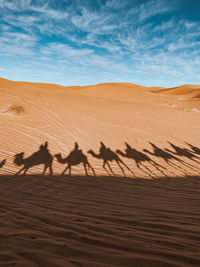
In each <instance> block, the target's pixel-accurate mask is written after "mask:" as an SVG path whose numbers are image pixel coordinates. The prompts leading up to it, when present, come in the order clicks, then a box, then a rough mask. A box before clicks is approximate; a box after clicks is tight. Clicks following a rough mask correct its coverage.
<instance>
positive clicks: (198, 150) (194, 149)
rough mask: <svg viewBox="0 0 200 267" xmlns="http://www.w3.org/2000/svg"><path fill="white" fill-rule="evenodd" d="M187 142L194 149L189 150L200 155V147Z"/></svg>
mask: <svg viewBox="0 0 200 267" xmlns="http://www.w3.org/2000/svg"><path fill="white" fill-rule="evenodd" d="M185 143H186V144H187V145H188V146H189V147H190V149H192V150H189V149H188V151H190V152H192V153H194V154H196V155H200V148H198V147H196V146H193V145H191V144H189V143H187V142H185Z"/></svg>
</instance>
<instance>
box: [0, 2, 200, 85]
mask: <svg viewBox="0 0 200 267" xmlns="http://www.w3.org/2000/svg"><path fill="white" fill-rule="evenodd" d="M0 17H1V20H0V77H4V78H7V79H10V80H16V81H19V80H20V81H30V82H47V83H57V84H61V85H66V86H68V85H89V84H97V83H105V82H130V83H135V84H140V85H144V86H164V87H174V86H178V85H182V84H200V1H199V0H84V1H83V0H0Z"/></svg>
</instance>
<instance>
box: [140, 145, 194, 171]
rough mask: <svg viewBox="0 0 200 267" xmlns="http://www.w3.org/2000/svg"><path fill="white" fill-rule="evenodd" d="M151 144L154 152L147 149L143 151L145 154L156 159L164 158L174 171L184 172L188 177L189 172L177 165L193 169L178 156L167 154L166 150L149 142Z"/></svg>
mask: <svg viewBox="0 0 200 267" xmlns="http://www.w3.org/2000/svg"><path fill="white" fill-rule="evenodd" d="M149 143H150V145H151V146H152V148H153V152H150V151H149V150H147V149H143V151H144V152H147V153H149V154H150V155H152V156H155V157H158V158H162V159H163V160H164V161H165V162H166V163H167V164H168V165H170V166H171V167H173V168H174V169H177V170H179V171H181V172H183V173H184V174H186V175H188V173H187V171H186V170H185V169H184V168H183V167H180V165H178V164H176V163H180V164H182V165H183V166H185V167H189V168H191V167H190V166H189V165H188V164H187V163H186V162H185V161H183V160H181V159H179V158H177V157H176V156H174V155H172V154H171V153H169V152H167V151H166V150H165V149H161V148H159V147H158V146H156V145H154V144H153V143H151V142H149ZM175 162H176V163H175Z"/></svg>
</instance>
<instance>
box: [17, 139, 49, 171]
mask: <svg viewBox="0 0 200 267" xmlns="http://www.w3.org/2000/svg"><path fill="white" fill-rule="evenodd" d="M52 162H53V156H52V155H51V154H50V152H49V150H48V142H45V144H44V145H43V144H41V145H40V147H39V150H38V151H36V152H35V153H33V154H32V155H31V156H29V157H27V158H24V152H21V153H18V154H16V155H15V156H14V163H15V164H16V165H18V166H21V165H23V167H22V168H21V169H20V170H19V171H18V172H17V173H16V175H19V174H20V173H21V172H22V171H24V173H23V175H25V174H26V172H27V171H28V170H29V169H30V168H32V167H34V166H37V165H44V170H43V172H42V174H43V175H44V174H45V172H46V170H47V169H48V168H49V172H50V175H53V170H52Z"/></svg>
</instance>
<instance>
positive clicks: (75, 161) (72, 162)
mask: <svg viewBox="0 0 200 267" xmlns="http://www.w3.org/2000/svg"><path fill="white" fill-rule="evenodd" d="M54 157H55V158H56V159H57V161H58V162H59V163H61V164H67V166H66V168H65V169H64V171H63V172H62V174H61V175H64V174H65V172H66V171H67V170H68V169H69V175H70V176H71V169H72V166H76V165H79V164H81V163H82V164H83V166H84V169H85V174H86V176H89V174H88V170H89V169H91V170H92V173H93V175H94V176H96V174H95V171H94V169H93V167H92V166H91V164H90V163H89V161H88V159H87V156H86V155H85V154H84V153H83V151H82V150H81V149H79V145H78V143H77V142H76V143H75V144H74V148H73V150H72V151H71V152H70V153H69V154H68V155H67V156H66V157H65V158H63V157H62V155H61V153H58V154H55V155H54ZM87 168H88V170H87Z"/></svg>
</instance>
